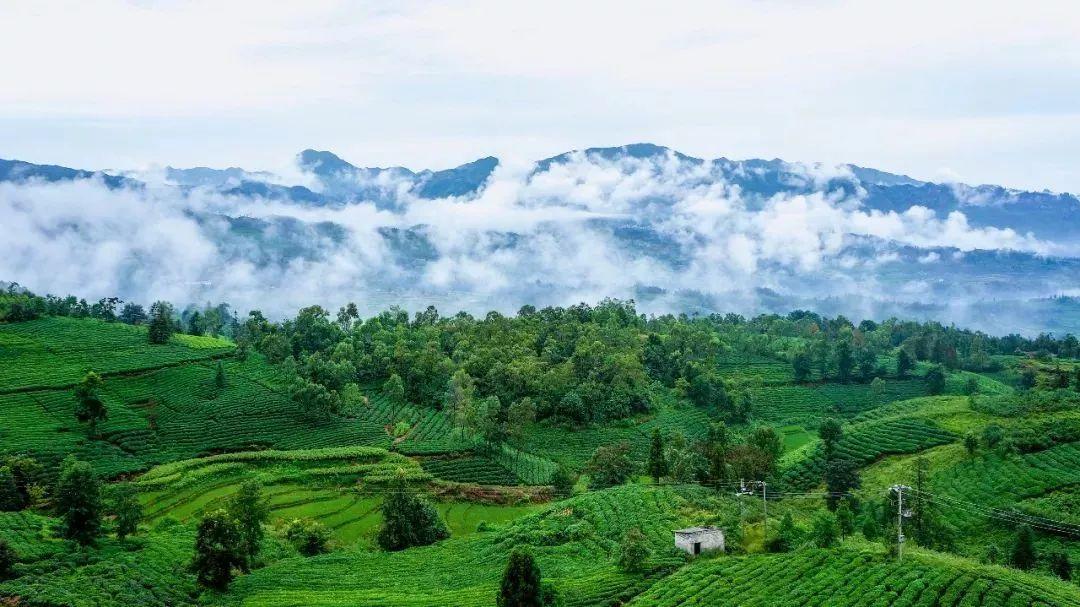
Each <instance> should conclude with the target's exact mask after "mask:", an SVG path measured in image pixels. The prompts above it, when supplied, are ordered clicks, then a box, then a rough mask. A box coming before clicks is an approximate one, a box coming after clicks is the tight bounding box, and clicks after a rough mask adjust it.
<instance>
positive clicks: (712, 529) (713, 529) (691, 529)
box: [675, 527, 724, 535]
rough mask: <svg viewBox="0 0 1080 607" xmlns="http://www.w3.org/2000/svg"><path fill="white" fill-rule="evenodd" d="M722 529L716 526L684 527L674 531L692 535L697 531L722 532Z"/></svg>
mask: <svg viewBox="0 0 1080 607" xmlns="http://www.w3.org/2000/svg"><path fill="white" fill-rule="evenodd" d="M723 531H724V530H723V529H720V528H718V527H687V528H686V529H676V530H675V533H678V534H681V535H694V534H697V533H715V532H720V533H723Z"/></svg>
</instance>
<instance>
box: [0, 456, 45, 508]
mask: <svg viewBox="0 0 1080 607" xmlns="http://www.w3.org/2000/svg"><path fill="white" fill-rule="evenodd" d="M49 485H50V483H49V480H48V479H47V478H46V475H45V468H44V466H42V465H41V464H40V463H39V462H38V461H37V460H36V459H34V458H32V457H29V456H26V455H9V456H7V457H4V458H3V459H0V512H4V511H7V512H14V511H17V510H22V509H23V508H28V507H31V506H36V505H39V504H42V503H43V502H44V501H45V499H46V497H47V496H48V494H49Z"/></svg>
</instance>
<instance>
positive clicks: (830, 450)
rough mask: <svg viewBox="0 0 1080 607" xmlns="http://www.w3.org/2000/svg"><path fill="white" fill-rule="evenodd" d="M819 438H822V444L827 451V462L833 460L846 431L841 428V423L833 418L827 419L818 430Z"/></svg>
mask: <svg viewBox="0 0 1080 607" xmlns="http://www.w3.org/2000/svg"><path fill="white" fill-rule="evenodd" d="M818 436H819V437H820V438H821V444H822V446H823V447H824V449H825V460H826V461H828V460H830V459H832V456H833V454H834V453H835V452H836V445H837V444H838V443H839V442H840V439H841V438H842V437H843V436H844V429H843V428H842V427H841V426H840V422H838V421H836V420H835V419H833V418H831V417H830V418H826V419H825V421H823V422H821V427H819V428H818Z"/></svg>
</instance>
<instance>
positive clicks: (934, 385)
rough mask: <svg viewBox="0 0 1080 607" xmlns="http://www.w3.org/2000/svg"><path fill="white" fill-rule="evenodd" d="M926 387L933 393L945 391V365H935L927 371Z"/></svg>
mask: <svg viewBox="0 0 1080 607" xmlns="http://www.w3.org/2000/svg"><path fill="white" fill-rule="evenodd" d="M925 379H926V389H927V391H928V392H930V394H931V395H938V394H941V393H942V392H944V391H945V367H943V366H941V365H934V366H932V367H930V368H929V369H927V371H926V378H925Z"/></svg>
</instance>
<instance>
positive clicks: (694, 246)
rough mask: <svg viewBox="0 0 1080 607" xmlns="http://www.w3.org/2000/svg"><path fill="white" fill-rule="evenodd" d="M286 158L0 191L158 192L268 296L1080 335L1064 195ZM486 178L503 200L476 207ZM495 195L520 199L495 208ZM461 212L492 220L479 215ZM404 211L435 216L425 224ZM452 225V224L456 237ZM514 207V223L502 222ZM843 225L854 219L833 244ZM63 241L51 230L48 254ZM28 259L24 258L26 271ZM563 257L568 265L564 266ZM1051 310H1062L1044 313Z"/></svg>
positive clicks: (600, 165) (766, 175)
mask: <svg viewBox="0 0 1080 607" xmlns="http://www.w3.org/2000/svg"><path fill="white" fill-rule="evenodd" d="M296 161H297V168H298V169H299V171H300V173H301V176H302V177H301V178H298V179H297V180H296V181H293V182H290V181H289V180H286V179H283V178H281V177H279V176H276V175H273V174H271V173H268V172H265V171H253V170H248V169H244V168H240V167H228V168H223V169H215V168H209V167H192V168H174V167H166V168H165V169H164V171H161V172H155V173H153V174H145V175H144V177H143V178H140V174H139V173H136V172H130V173H128V172H125V173H117V174H113V173H108V172H100V171H86V170H79V169H72V168H67V167H61V166H52V165H36V164H32V163H26V162H21V161H17V160H0V183H5V182H6V183H9V184H14V185H16V186H18V185H26V184H34V183H46V184H63V183H65V182H73V181H78V180H98V181H100V182H101V183H102V184H103V185H104V186H105V187H106V188H108V189H109V190H111V191H123V190H127V189H130V190H137V191H147V192H148V194H147V195H148V196H162V195H167V196H170V197H172V198H171V199H170V205H175V206H176V207H177V208H180V209H182V212H183V218H184V220H194V221H195V222H196V224H197V229H198V231H199V232H200V234H201V235H202V236H203V237H205V238H206V240H207V243H206V245H207V246H208V247H209V248H210V249H211V250H212V251H211V253H212V256H211V257H210V258H209V259H210V260H211V261H210V262H207V263H209V264H210V265H208V266H206V267H205V268H204V269H202V270H201V271H202V272H203V273H204V274H205V273H214V274H215V275H216V274H218V273H220V274H221V276H227V275H228V272H229V271H234V270H235V269H236V268H237V267H243V268H248V269H246V270H244V271H254V272H258V273H259V279H258V282H259V283H273V282H274V281H276V280H278V279H281V280H285V279H284V278H282V277H286V276H289V273H290V272H294V271H298V270H297V269H298V268H317V270H314V277H315V279H316V281H318V280H321V279H322V278H324V276H323V274H324V273H329V274H327V276H334V275H335V273H341V272H346V273H348V272H357V273H359V275H358V276H357V277H350V278H348V279H342V278H340V277H336V278H334V280H337V281H338V284H340V286H338V287H335V288H339V289H350V288H355V289H359V290H362V291H365V292H369V293H379V294H381V295H380V297H383V298H384V300H383V301H389V302H395V301H399V299H398V298H406V299H405V300H404V301H412V299H409V298H415V299H416V300H417V301H420V300H427V299H436V298H438V297H440V296H444V295H446V294H453V296H454V297H455V298H457V299H455V302H462V301H465V302H472V303H455V304H453V305H459V306H466V305H475V306H477V307H484V306H487V307H493V306H496V305H498V306H503V305H509V303H508V302H511V301H517V300H519V299H520V300H522V301H525V302H528V303H564V302H565V301H566V298H575V299H585V298H588V297H603V296H606V295H612V296H632V297H637V298H638V299H639V300H641V301H650V300H652V301H657V302H662V304H658V306H661V305H662V306H667V307H672V306H673V307H675V308H677V309H682V310H699V311H707V310H718V311H729V310H730V309H731V308H732V307H734V308H736V309H745V310H749V309H762V308H765V309H770V310H776V311H783V309H784V307H785V306H788V307H795V306H805V307H811V308H815V309H818V310H824V311H828V312H829V313H831V314H835V313H847V312H850V310H851V309H852V308H854V309H857V310H862V312H861V313H863V314H866V315H868V316H873V315H874V314H875V313H877V312H881V313H907V314H910V315H913V316H917V317H918V316H919V315H920V314H923V312H924V311H932V312H933V314H932V316H936V317H938V318H948V317H949V315H948V313H947V311H948V310H949V309H950V308H949V307H950V306H953V307H955V306H956V305H957V304H956V302H975V303H977V304H978V305H977V306H972V307H970V308H966V307H965V309H977V310H980V312H979V313H980V314H981V315H982V316H980V318H987V319H989V318H993V319H994V320H993V322H995V323H1001V322H1003V321H1002V320H1001V319H1002V318H1003V317H1002V315H1001V314H1002V313H1001V311H1000V310H996V308H995V306H996V304H994V302H995V301H1006V300H1007V301H1011V302H1014V303H1010V304H1008V306H1011V307H1012V308H1016V309H1018V308H1017V304H1015V302H1016V301H1026V300H1031V301H1036V300H1037V301H1041V302H1047V301H1054V302H1056V303H1054V305H1047V304H1045V303H1043V304H1039V305H1038V306H1036V307H1035V308H1033V309H1034V310H1038V315H1039V316H1038V317H1037V318H1035V319H1025V320H1023V321H1022V322H1021V321H1020V320H1016V321H1015V324H1016V326H1022V327H1023V328H1024V330H1036V329H1039V328H1051V327H1052V328H1054V329H1055V330H1061V329H1062V328H1063V327H1064V328H1066V329H1068V328H1070V327H1073V326H1074V324H1075V325H1076V328H1077V329H1078V330H1080V313H1078V314H1077V315H1076V316H1074V315H1073V312H1071V310H1073V309H1074V308H1077V309H1080V306H1078V305H1076V303H1075V300H1074V299H1067V300H1056V299H1052V298H1055V297H1057V296H1060V295H1072V296H1076V295H1077V294H1080V200H1078V199H1077V197H1076V196H1074V195H1072V194H1065V193H1061V194H1059V193H1051V192H1029V191H1019V190H1012V189H1008V188H1004V187H1000V186H994V185H979V186H970V185H964V184H954V183H933V182H929V181H922V180H918V179H915V178H912V177H910V176H907V175H902V174H897V173H890V172H887V171H883V170H879V169H876V168H868V167H862V166H858V165H850V164H847V165H839V166H826V165H820V164H804V163H793V162H787V161H784V160H780V159H775V158H774V159H771V160H766V159H748V160H730V159H727V158H716V159H711V160H707V159H701V158H695V157H693V156H689V155H686V154H682V153H680V152H678V151H676V150H672V149H670V148H667V147H663V146H659V145H655V144H649V143H638V144H630V145H625V146H617V147H598V148H588V149H584V150H575V151H570V152H565V153H562V154H558V155H555V156H551V157H549V158H545V159H541V160H539V161H537V162H535V163H534V164H533V165H532V166H531V167H529V168H526V169H524V171H523V172H522V171H520V170H519V169H517V168H514V167H507V168H505V169H503V164H502V163H501V162H500V160H499V159H498V158H495V157H490V156H489V157H484V158H480V159H477V160H475V161H472V162H468V163H465V164H462V165H460V166H457V167H452V168H448V169H441V170H428V169H423V170H414V169H410V168H406V167H403V166H390V167H362V166H358V165H356V164H353V163H351V162H349V161H346V160H345V159H343V158H341V157H340V156H338V155H336V154H334V153H332V152H330V151H320V150H314V149H307V150H303V151H302V152H300V153H299V154H298V155H297V157H296ZM514 171H518V172H517V173H515V172H514ZM162 178H163V179H164V184H162V183H161V179H162ZM151 180H153V187H152V188H151V187H150V183H151ZM498 180H510V181H512V184H510V185H511V187H509V188H502V189H500V190H498V191H499V195H498V196H496V197H495V199H496V201H495V202H493V201H491V200H487V199H486V198H485V193H486V192H487V191H488V188H489V186H491V185H492V184H493V183H495V182H496V181H498ZM162 192H165V194H162ZM507 192H510V193H512V194H511V195H512V196H517V198H516V199H513V200H509V201H507V200H505V194H506V193H507ZM804 199H805V200H804ZM733 201H736V202H733ZM778 201H780V202H778ZM0 202H2V201H0ZM268 202H272V203H274V204H273V205H267V204H266V203H268ZM473 204H475V205H486V206H484V207H482V208H483V210H482V211H481V212H480V213H477V212H475V211H469V210H468V209H469V205H473ZM440 205H442V206H440ZM507 205H508V206H507ZM785 205H786V206H785ZM363 207H370V208H372V209H374V210H377V211H379V213H378V214H373V213H371V212H370V211H366V210H363ZM354 209H355V210H357V211H361V212H360V213H358V214H357V213H352V212H351V211H352V210H354ZM415 209H428V210H429V211H430V212H424V213H421V214H420V215H419V217H421V219H419V220H417V219H414V218H413V217H414V215H413V211H414V210H415ZM453 209H462V210H464V211H463V212H464V213H466V215H464V216H465V217H468V218H469V219H468V221H467V222H466V223H465V224H464V225H459V224H458V223H457V222H458V219H457V218H456V217H455V216H451V215H449V214H452V212H453V211H452V210H453ZM509 209H514V210H516V212H521V213H523V215H520V216H511V215H506V216H505V217H503V218H500V217H497V216H496V215H497V214H505V213H507V212H509ZM435 210H438V212H434V211H435ZM800 213H802V214H805V215H806V217H805V218H804V217H802V216H801V215H800ZM814 213H818V214H820V216H819V215H813V214H814ZM489 215H490V217H489ZM820 217H824V219H821V218H820ZM94 220H95V219H94V217H93V215H92V214H91V215H89V216H88V217H87V218H86V219H85V221H94ZM522 221H525V223H524V224H523V223H522ZM803 221H819V222H821V223H820V224H818V225H809V226H805V230H806V233H803V234H793V235H792V236H791V238H794V239H798V238H809V239H811V240H810V241H809V242H807V241H798V240H788V239H787V238H788V237H787V236H786V235H784V234H779V235H776V234H774V235H770V233H771V232H776V231H778V230H779V231H784V230H787V231H791V230H796V231H798V230H800V229H803V228H804V226H802V225H801V223H800V222H803ZM792 222H794V223H792ZM837 222H840V223H837ZM843 222H856V223H855V224H852V230H851V231H849V232H844V231H843V230H847V229H848V227H847V226H848V223H843ZM859 222H861V223H859ZM833 223H836V224H837V225H836V226H834V225H832V224H833ZM783 224H791V225H783ZM867 224H868V225H869V227H867ZM71 225H74V224H73V223H72V222H71V221H69V222H67V223H60V224H57V225H54V226H48V227H47V228H43V229H42V232H41V234H42V235H41V238H43V239H46V240H47V239H51V238H55V237H56V234H63V233H66V230H68V229H69V228H70V226H71ZM860 229H862V230H863V231H861V232H860V231H859V230H860ZM836 230H841V231H840V232H837V233H834V232H835V231H836ZM898 230H899V232H898ZM903 230H914V231H915V233H914V234H907V233H905V232H903ZM919 230H928V231H931V232H932V233H929V234H921V233H919V232H918V231H919ZM954 232H955V233H956V238H957V239H960V240H956V241H954V240H953V236H952V234H953V233H954ZM80 233H83V232H80ZM85 233H86V234H91V233H93V232H92V231H88V232H85ZM965 238H966V239H967V240H964V239H965ZM796 245H797V246H796ZM799 247H801V249H799V250H797V249H798V248H799ZM789 249H790V252H789V251H788V250H789ZM32 253H33V248H32V247H31V248H29V249H26V250H25V251H24V254H23V257H22V258H23V259H26V260H28V261H26V262H25V263H26V264H27V265H26V266H25V267H26V268H30V267H32V266H33V265H34V264H33V254H32ZM146 255H147V254H146V251H145V249H139V250H136V251H133V252H132V253H131V254H130V255H129V256H128V257H127V258H126V259H129V260H131V261H130V262H129V263H132V264H135V265H136V266H137V267H139V268H140V271H145V268H142V266H141V265H140V264H151V263H153V258H152V256H151V257H147V256H146ZM807 255H809V256H810V257H809V258H807V257H806V256H807ZM563 257H565V258H566V259H568V260H573V262H574V263H576V264H578V266H575V267H574V268H573V270H567V269H566V268H564V267H563V265H564V264H563V263H562V259H563ZM166 263H168V262H166ZM321 264H326V266H325V267H324V266H323V265H321ZM807 264H809V265H807ZM590 266H595V267H596V268H597V269H593V268H591V267H590ZM27 271H28V272H29V271H30V270H27ZM133 271H134V270H133ZM488 273H492V275H491V276H488ZM578 274H583V277H580V278H576V277H575V276H577V275H578ZM750 277H754V278H753V279H751V278H750ZM0 278H10V279H20V280H22V281H23V282H28V281H27V280H26V279H25V278H24V277H22V276H18V275H16V276H0ZM221 280H225V279H224V278H219V281H221ZM609 281H610V282H609ZM129 282H131V283H132V284H133V285H135V286H137V281H129ZM195 282H198V283H200V284H201V283H203V282H213V280H212V277H211V278H203V277H201V276H200V277H199V279H198V280H197V281H195ZM125 284H127V283H125ZM245 284H250V283H245ZM864 284H872V285H873V289H872V290H868V288H867V287H865V286H863V285H864ZM353 285H355V286H353ZM30 286H31V287H33V285H30ZM286 286H287V285H285V284H282V285H279V286H276V287H275V286H271V287H269V288H285V287H286ZM132 288H135V287H134V286H133V287H132ZM72 290H79V289H72ZM733 291H739V293H740V294H739V295H737V296H736V295H734V294H733ZM478 293H479V294H478ZM721 294H722V295H721ZM197 297H204V296H203V295H199V296H197ZM222 298H223V299H229V300H234V298H232V297H228V293H224V294H222ZM463 298H464V299H463ZM545 298H548V299H545ZM309 300H310V298H309ZM477 302H483V303H477ZM1062 302H1064V303H1062ZM965 305H966V304H965ZM1001 305H1005V304H1001ZM845 306H847V307H845ZM1062 309H1065V310H1069V311H1070V312H1068V313H1067V314H1064V316H1062V315H1058V316H1054V315H1053V314H1050V312H1048V311H1050V310H1056V311H1060V310H1062ZM943 310H944V311H943ZM905 311H906V312H905ZM965 313H966V312H965ZM1033 314H1034V313H1033ZM1055 314H1056V312H1055ZM959 320H962V321H963V322H965V323H966V324H969V325H972V326H980V322H982V321H980V320H979V319H978V318H974V319H973V318H962V319H959ZM987 322H990V321H987Z"/></svg>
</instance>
